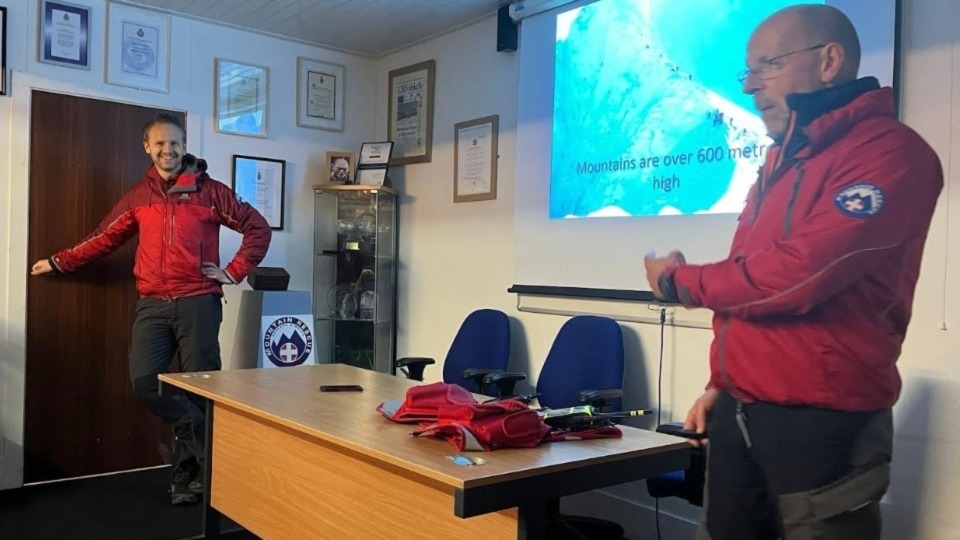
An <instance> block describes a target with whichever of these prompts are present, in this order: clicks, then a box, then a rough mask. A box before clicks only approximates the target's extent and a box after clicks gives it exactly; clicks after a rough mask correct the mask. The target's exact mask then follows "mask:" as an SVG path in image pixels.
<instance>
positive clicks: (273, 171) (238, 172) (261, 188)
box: [232, 155, 287, 231]
mask: <svg viewBox="0 0 960 540" xmlns="http://www.w3.org/2000/svg"><path fill="white" fill-rule="evenodd" d="M286 172H287V162H286V161H284V160H282V159H270V158H262V157H253V156H241V155H234V156H233V186H232V187H233V191H234V192H235V193H236V194H237V196H238V197H240V198H241V199H243V200H245V201H247V202H248V203H250V205H251V206H253V207H254V208H256V209H257V212H260V214H261V215H262V216H263V217H264V218H266V220H267V223H269V224H270V228H271V229H274V230H278V231H282V230H283V197H284V190H285V187H286Z"/></svg>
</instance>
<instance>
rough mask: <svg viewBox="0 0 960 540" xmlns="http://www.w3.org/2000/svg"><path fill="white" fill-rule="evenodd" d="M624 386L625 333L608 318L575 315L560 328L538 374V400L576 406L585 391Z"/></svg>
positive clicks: (546, 404) (550, 404)
mask: <svg viewBox="0 0 960 540" xmlns="http://www.w3.org/2000/svg"><path fill="white" fill-rule="evenodd" d="M611 388H623V333H622V332H621V330H620V325H619V324H617V322H616V321H614V320H613V319H610V318H607V317H596V316H592V315H583V316H578V317H573V318H571V319H570V320H568V321H567V322H566V323H564V324H563V326H562V327H561V328H560V331H559V332H558V333H557V337H556V338H555V339H554V340H553V345H552V346H551V347H550V352H549V353H548V354H547V359H546V361H544V363H543V369H541V370H540V376H539V377H537V392H539V393H540V398H538V401H539V403H540V405H541V406H544V407H549V408H551V409H559V408H563V407H575V406H577V405H583V403H580V392H582V391H583V390H588V389H590V390H606V389H611Z"/></svg>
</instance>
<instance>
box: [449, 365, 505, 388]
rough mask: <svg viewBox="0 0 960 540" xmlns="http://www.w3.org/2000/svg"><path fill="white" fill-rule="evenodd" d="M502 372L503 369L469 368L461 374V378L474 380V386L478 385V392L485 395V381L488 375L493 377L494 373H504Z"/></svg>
mask: <svg viewBox="0 0 960 540" xmlns="http://www.w3.org/2000/svg"><path fill="white" fill-rule="evenodd" d="M502 372H503V370H502V369H496V368H468V369H465V370H463V371H462V372H461V373H460V377H461V378H462V379H463V380H468V379H473V384H475V385H476V387H477V390H478V391H479V392H480V393H481V394H485V392H484V391H483V390H484V386H485V385H484V384H483V379H485V378H486V376H487V375H491V374H493V373H502Z"/></svg>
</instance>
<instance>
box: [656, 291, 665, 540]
mask: <svg viewBox="0 0 960 540" xmlns="http://www.w3.org/2000/svg"><path fill="white" fill-rule="evenodd" d="M666 327H667V308H665V307H662V308H660V367H659V369H658V370H657V426H659V425H660V414H661V411H662V410H663V346H664V341H665V340H664V330H665V329H666ZM653 501H654V503H653V504H654V511H655V512H656V520H657V540H660V498H659V497H655V498H654V499H653Z"/></svg>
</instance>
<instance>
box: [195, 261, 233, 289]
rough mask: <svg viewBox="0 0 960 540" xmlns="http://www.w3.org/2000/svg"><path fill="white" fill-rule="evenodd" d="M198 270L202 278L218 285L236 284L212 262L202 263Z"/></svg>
mask: <svg viewBox="0 0 960 540" xmlns="http://www.w3.org/2000/svg"><path fill="white" fill-rule="evenodd" d="M200 270H201V271H202V272H203V275H204V276H206V277H208V278H210V279H213V280H216V281H219V282H220V283H225V284H227V285H233V284H235V283H236V282H235V281H233V280H232V279H230V276H228V275H227V273H226V271H224V270H223V269H222V268H220V267H219V266H217V265H216V264H214V263H212V262H205V263H203V265H201V268H200Z"/></svg>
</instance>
